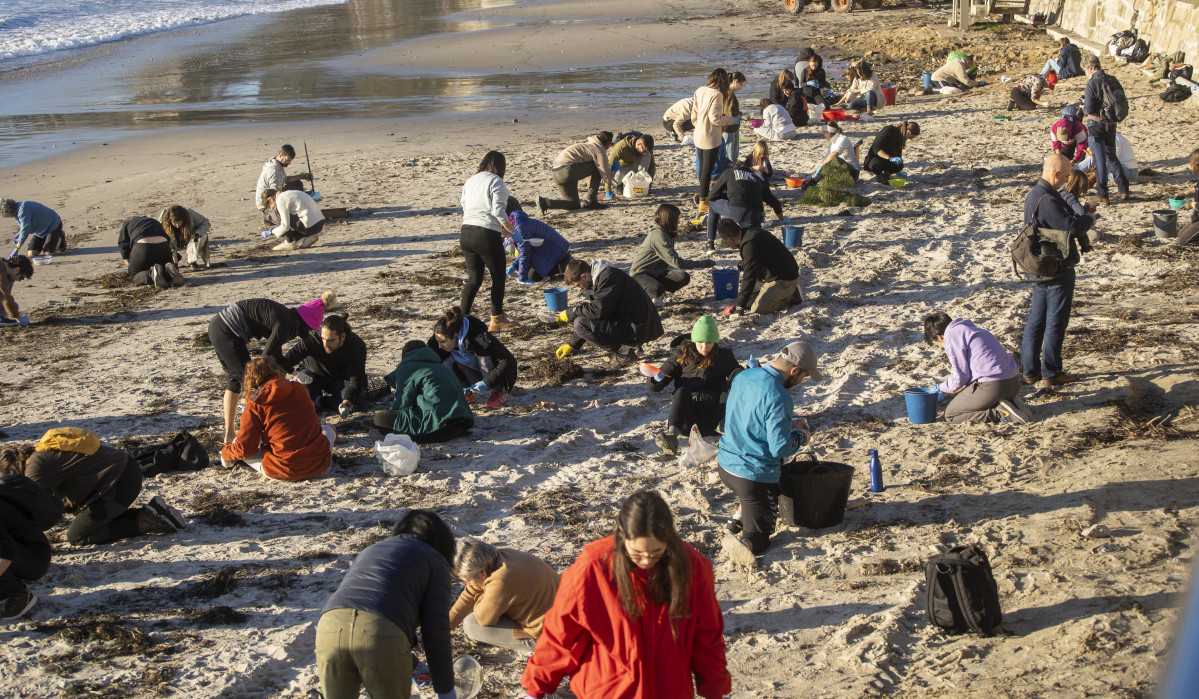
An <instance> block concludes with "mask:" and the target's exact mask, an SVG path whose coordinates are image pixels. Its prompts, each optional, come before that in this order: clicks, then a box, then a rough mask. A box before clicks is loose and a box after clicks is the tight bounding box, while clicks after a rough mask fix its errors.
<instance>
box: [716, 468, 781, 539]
mask: <svg viewBox="0 0 1199 699" xmlns="http://www.w3.org/2000/svg"><path fill="white" fill-rule="evenodd" d="M717 471H719V472H720V481H721V482H722V483H724V484H725V485H726V486H728V487H729V490H731V491H733V494H734V495H736V496H737V503H738V504H739V505H741V538H742V539H744V540H745V541H746V542H748V543H749V550H750V551H753V552H754V554H759V553H762V552H763V551H765V550H766V548H767V547H768V546H770V537H771V535H772V534H774V525H775V522H776V521H777V520H778V512H779V484H778V483H759V482H758V481H751V480H747V479H745V478H741V477H740V476H734V475H733V474H731V473H729V472H728V471H726V470H724V469H723V468H719V469H717Z"/></svg>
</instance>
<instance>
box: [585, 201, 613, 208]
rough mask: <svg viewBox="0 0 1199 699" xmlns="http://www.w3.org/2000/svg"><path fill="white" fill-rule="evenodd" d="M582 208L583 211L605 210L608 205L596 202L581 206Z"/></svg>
mask: <svg viewBox="0 0 1199 699" xmlns="http://www.w3.org/2000/svg"><path fill="white" fill-rule="evenodd" d="M583 208H584V209H606V208H608V205H607V204H601V203H599V202H598V201H589V202H587V203H586V204H584V205H583Z"/></svg>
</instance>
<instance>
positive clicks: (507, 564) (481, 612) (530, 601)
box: [450, 539, 558, 653]
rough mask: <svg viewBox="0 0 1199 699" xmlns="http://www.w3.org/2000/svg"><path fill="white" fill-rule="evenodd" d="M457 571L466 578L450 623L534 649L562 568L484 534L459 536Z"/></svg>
mask: <svg viewBox="0 0 1199 699" xmlns="http://www.w3.org/2000/svg"><path fill="white" fill-rule="evenodd" d="M454 573H455V575H457V577H458V579H460V580H462V581H463V582H464V583H466V586H465V587H464V588H463V590H462V594H461V595H459V597H458V601H457V602H455V603H454V606H453V607H451V608H450V628H451V629H456V628H458V626H459V625H461V626H462V629H463V631H464V632H465V633H466V637H467V638H469V639H471V640H472V641H474V642H476V643H486V644H488V645H492V646H499V647H500V648H507V649H508V650H514V651H517V652H518V653H519V652H524V653H528V652H531V651H532V650H533V647H534V646H536V645H537V637H538V636H540V635H541V629H542V627H543V626H544V625H545V613H546V612H547V611H549V609H550V607H552V606H553V604H554V595H555V593H557V592H558V573H557V571H555V570H554V569H553V568H551V567H550V566H549V564H548V563H546V562H545V561H543V560H541V559H540V558H538V557H536V556H534V555H532V554H529V553H525V552H523V551H517V550H516V549H510V548H497V547H495V546H492V545H491V544H487V543H484V542H482V541H479V540H478V539H462V540H460V541H459V542H458V554H457V555H456V556H455V557H454Z"/></svg>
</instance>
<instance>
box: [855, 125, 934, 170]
mask: <svg viewBox="0 0 1199 699" xmlns="http://www.w3.org/2000/svg"><path fill="white" fill-rule="evenodd" d="M919 135H920V125H919V124H917V123H916V122H914V121H904V122H903V123H901V124H900V125H899V126H893V125H892V126H884V127H883V128H881V129H879V132H878V134H877V135H875V137H874V142H873V143H871V144H870V150H869V151H867V152H866V160H865V161H864V162H863V163H862V167H864V168H865V169H867V170H869V171H870V172H873V173H874V175H875V177H877V178H878V181H879V182H881V183H884V184H885V183H886V182H887V181H889V180H890V179H891V176H892V175H894V174H896V173H897V172H899V171H900V170H903V149H904V148H905V147H906V146H907V144H908V141H910V140H912V139H913V138H916V137H917V136H919Z"/></svg>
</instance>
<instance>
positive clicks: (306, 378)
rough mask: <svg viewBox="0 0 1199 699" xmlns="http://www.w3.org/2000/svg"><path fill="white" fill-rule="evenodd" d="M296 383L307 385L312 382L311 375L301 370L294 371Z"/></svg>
mask: <svg viewBox="0 0 1199 699" xmlns="http://www.w3.org/2000/svg"><path fill="white" fill-rule="evenodd" d="M296 383H300V384H304V385H305V386H307V385H308V384H310V383H312V375H311V374H309V373H308V372H306V371H303V370H300V371H297V372H296Z"/></svg>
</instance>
